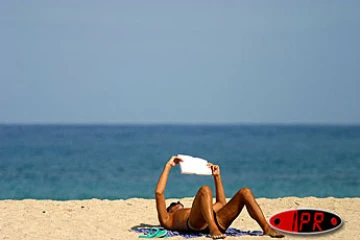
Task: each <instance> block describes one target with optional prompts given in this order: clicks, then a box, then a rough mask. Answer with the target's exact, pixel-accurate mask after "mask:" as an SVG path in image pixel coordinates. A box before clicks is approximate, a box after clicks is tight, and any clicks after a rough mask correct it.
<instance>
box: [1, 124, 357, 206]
mask: <svg viewBox="0 0 360 240" xmlns="http://www.w3.org/2000/svg"><path fill="white" fill-rule="evenodd" d="M177 154H189V155H193V156H198V157H202V158H205V159H207V160H208V161H210V162H212V163H214V164H218V165H219V166H220V171H221V176H222V179H223V184H224V188H225V192H226V196H227V197H231V196H232V195H233V194H235V193H236V191H237V190H239V189H240V188H243V187H249V188H251V189H252V191H253V193H254V195H255V197H267V198H278V197H285V196H298V197H306V196H315V197H328V196H333V197H339V198H344V197H360V126H321V125H314V126H312V125H40V124H38V125H11V124H2V125H0V199H29V198H31V199H53V200H73V199H91V198H99V199H128V198H134V197H135V198H154V191H155V186H156V183H157V180H158V178H159V176H160V174H161V172H162V169H163V167H164V165H165V163H166V162H167V161H168V159H169V158H170V157H171V156H172V155H177ZM202 185H209V186H211V187H212V188H213V189H214V185H213V179H212V177H211V176H196V175H182V174H180V168H179V166H176V167H175V168H173V169H172V170H171V172H170V175H169V179H168V184H167V187H166V190H165V196H166V198H182V197H193V196H194V195H195V194H196V192H197V190H198V188H199V187H200V186H202Z"/></svg>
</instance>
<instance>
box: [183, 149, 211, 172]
mask: <svg viewBox="0 0 360 240" xmlns="http://www.w3.org/2000/svg"><path fill="white" fill-rule="evenodd" d="M178 157H179V158H181V159H182V160H183V161H182V162H180V170H181V173H182V174H197V175H212V172H211V168H210V167H209V166H207V163H208V161H206V160H205V159H202V158H198V157H193V156H189V155H181V154H179V155H178Z"/></svg>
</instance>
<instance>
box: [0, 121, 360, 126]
mask: <svg viewBox="0 0 360 240" xmlns="http://www.w3.org/2000/svg"><path fill="white" fill-rule="evenodd" d="M0 125H1V126H5V125H9V126H16V125H18V126H21V125H22V126H40V125H45V126H360V123H344V122H339V123H333V122H0Z"/></svg>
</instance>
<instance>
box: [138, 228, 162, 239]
mask: <svg viewBox="0 0 360 240" xmlns="http://www.w3.org/2000/svg"><path fill="white" fill-rule="evenodd" d="M166 234H167V231H166V230H165V229H159V228H151V229H150V231H149V232H148V234H146V235H141V236H139V238H167V236H166Z"/></svg>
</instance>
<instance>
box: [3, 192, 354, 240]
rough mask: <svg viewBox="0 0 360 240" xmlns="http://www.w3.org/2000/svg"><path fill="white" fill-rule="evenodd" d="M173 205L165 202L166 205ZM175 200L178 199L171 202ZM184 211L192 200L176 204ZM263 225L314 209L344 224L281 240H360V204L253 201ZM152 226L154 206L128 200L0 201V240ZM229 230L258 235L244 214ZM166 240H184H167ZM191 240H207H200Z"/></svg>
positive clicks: (91, 235) (123, 233)
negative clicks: (283, 214) (295, 210)
mask: <svg viewBox="0 0 360 240" xmlns="http://www.w3.org/2000/svg"><path fill="white" fill-rule="evenodd" d="M173 200H175V199H168V200H167V203H170V202H172V201H173ZM176 200H178V199H176ZM180 200H181V201H182V202H183V203H184V205H185V207H188V206H191V202H192V198H184V199H180ZM257 201H258V203H259V205H260V207H261V208H262V210H263V212H264V215H265V217H266V218H267V219H269V217H270V216H271V215H273V214H275V213H277V212H280V211H284V210H287V209H292V208H304V207H306V208H320V209H324V210H328V211H331V212H334V213H336V214H338V215H339V216H340V217H341V218H342V219H343V221H344V223H343V225H342V227H341V228H340V229H338V230H336V231H335V232H333V233H327V234H322V235H315V236H310V237H309V236H305V237H304V236H295V235H289V234H286V237H285V239H303V238H310V239H347V240H350V239H354V240H355V239H356V240H358V239H360V198H342V199H339V198H333V197H329V198H315V197H306V198H296V197H286V198H278V199H265V198H259V199H257ZM142 223H144V224H148V225H158V220H157V213H156V210H155V201H154V200H151V199H139V198H132V199H128V200H111V201H110V200H98V199H91V200H79V201H52V200H20V201H18V200H3V201H0V239H14V240H19V239H53V240H60V239H64V240H65V239H79V240H81V239H84V240H85V239H96V240H97V239H99V240H100V239H108V240H110V239H113V240H115V239H139V238H138V237H139V235H140V234H138V233H135V232H132V231H130V229H131V228H133V227H136V226H139V225H140V224H142ZM231 227H235V228H239V229H241V230H261V228H260V227H259V226H258V225H257V223H256V222H255V221H254V220H253V219H251V218H250V217H249V215H248V213H247V211H246V210H245V209H244V210H243V211H242V213H241V214H240V216H239V217H238V218H237V219H236V220H235V221H234V222H233V224H232V225H231ZM235 238H236V239H244V240H247V239H249V240H250V239H251V240H260V239H270V237H268V236H242V237H227V239H235ZM169 239H174V240H177V239H185V238H183V237H171V238H169ZM195 239H199V240H201V239H209V238H205V237H201V238H195Z"/></svg>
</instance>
